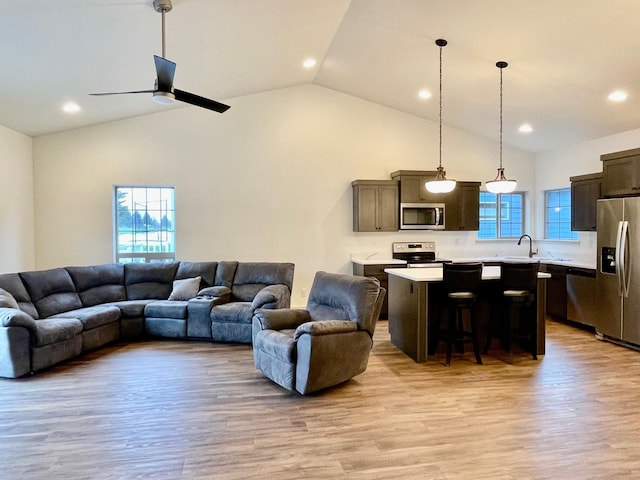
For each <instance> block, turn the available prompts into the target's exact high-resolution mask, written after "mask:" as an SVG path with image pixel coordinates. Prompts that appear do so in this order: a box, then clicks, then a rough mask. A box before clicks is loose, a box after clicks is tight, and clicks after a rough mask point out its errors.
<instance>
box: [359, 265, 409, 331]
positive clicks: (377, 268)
mask: <svg viewBox="0 0 640 480" xmlns="http://www.w3.org/2000/svg"><path fill="white" fill-rule="evenodd" d="M385 268H402V265H398V264H375V265H362V264H360V263H354V264H353V274H354V275H358V276H361V277H373V278H377V279H378V281H379V282H380V286H381V287H384V288H385V289H386V290H387V293H386V295H385V296H384V302H383V303H382V310H381V311H380V318H381V319H384V320H386V319H387V317H388V313H389V274H388V273H386V272H385V271H384V270H385Z"/></svg>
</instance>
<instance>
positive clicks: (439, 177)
mask: <svg viewBox="0 0 640 480" xmlns="http://www.w3.org/2000/svg"><path fill="white" fill-rule="evenodd" d="M436 45H437V46H438V48H440V147H439V158H440V161H439V163H438V169H437V173H436V177H435V178H434V179H433V180H429V181H427V182H425V184H424V186H425V188H426V189H427V190H428V191H429V192H431V193H449V192H451V191H452V190H453V189H454V188H456V181H455V180H450V179H447V176H446V172H445V170H444V168H443V167H442V48H443V47H445V46H446V45H447V41H446V40H444V39H442V38H439V39H438V40H436Z"/></svg>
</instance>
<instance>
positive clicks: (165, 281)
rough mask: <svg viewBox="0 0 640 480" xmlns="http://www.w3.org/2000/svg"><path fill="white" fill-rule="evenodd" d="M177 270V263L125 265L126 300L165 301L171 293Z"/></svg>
mask: <svg viewBox="0 0 640 480" xmlns="http://www.w3.org/2000/svg"><path fill="white" fill-rule="evenodd" d="M177 269H178V262H171V263H127V264H125V266H124V283H125V287H126V290H127V300H146V299H156V300H166V299H167V298H169V294H170V293H171V289H172V287H173V280H174V278H175V276H176V270H177Z"/></svg>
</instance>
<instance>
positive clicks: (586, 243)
mask: <svg viewBox="0 0 640 480" xmlns="http://www.w3.org/2000/svg"><path fill="white" fill-rule="evenodd" d="M639 146H640V129H637V130H630V131H628V132H623V133H619V134H616V135H610V136H607V137H602V138H598V139H595V140H591V141H588V142H584V143H580V144H577V145H572V146H570V147H567V148H562V149H558V150H553V151H549V152H544V153H541V154H538V155H537V156H536V161H535V175H536V206H537V208H536V212H537V215H536V220H537V222H536V225H537V227H536V237H537V238H542V237H543V236H544V191H545V190H552V189H556V188H566V187H569V186H570V185H571V183H570V181H569V177H573V176H576V175H583V174H586V173H595V172H601V171H602V162H601V161H600V155H603V154H606V153H612V152H619V151H622V150H629V149H631V148H638V147H639ZM578 236H579V239H578V243H575V242H539V247H540V249H541V251H542V252H543V253H544V252H545V251H547V250H551V251H552V253H553V254H554V255H556V256H570V257H575V258H576V259H578V260H584V261H587V262H590V263H592V264H593V265H595V263H596V258H595V255H596V233H595V232H579V235H578Z"/></svg>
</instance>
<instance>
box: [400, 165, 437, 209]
mask: <svg viewBox="0 0 640 480" xmlns="http://www.w3.org/2000/svg"><path fill="white" fill-rule="evenodd" d="M435 177H436V172H435V171H427V170H397V171H395V172H393V173H392V174H391V178H392V179H393V180H397V181H399V182H400V203H442V202H443V201H444V199H443V194H442V193H431V192H429V191H428V190H427V187H425V186H424V184H425V182H426V181H427V180H433V179H434V178H435Z"/></svg>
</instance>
